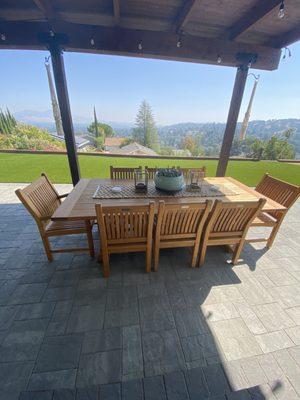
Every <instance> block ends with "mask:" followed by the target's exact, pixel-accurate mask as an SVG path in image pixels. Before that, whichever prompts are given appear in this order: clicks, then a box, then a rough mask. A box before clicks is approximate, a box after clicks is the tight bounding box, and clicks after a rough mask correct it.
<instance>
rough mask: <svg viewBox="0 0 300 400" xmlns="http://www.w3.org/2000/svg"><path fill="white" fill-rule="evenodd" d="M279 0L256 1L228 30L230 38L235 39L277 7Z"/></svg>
mask: <svg viewBox="0 0 300 400" xmlns="http://www.w3.org/2000/svg"><path fill="white" fill-rule="evenodd" d="M280 3H281V0H258V1H257V3H256V4H255V5H254V6H253V7H252V8H251V9H250V11H249V12H247V13H246V14H245V15H244V16H243V17H242V18H240V19H239V20H238V21H237V22H236V23H235V24H234V25H232V26H231V27H230V28H229V30H228V38H229V39H230V40H235V39H237V38H238V37H239V36H240V35H242V34H243V33H244V32H246V31H247V30H248V29H249V28H251V27H252V26H253V25H255V24H256V23H257V22H258V21H260V20H261V19H262V18H263V17H265V16H266V15H267V14H269V13H270V12H271V11H273V10H274V8H276V7H278V6H279V4H280Z"/></svg>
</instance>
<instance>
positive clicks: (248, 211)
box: [199, 199, 266, 266]
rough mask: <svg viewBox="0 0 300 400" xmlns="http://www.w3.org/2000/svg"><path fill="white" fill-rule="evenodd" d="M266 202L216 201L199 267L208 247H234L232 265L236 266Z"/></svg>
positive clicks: (206, 227)
mask: <svg viewBox="0 0 300 400" xmlns="http://www.w3.org/2000/svg"><path fill="white" fill-rule="evenodd" d="M265 202H266V200H265V199H260V200H258V201H251V202H250V201H249V202H237V203H232V202H222V201H220V200H216V201H215V203H214V205H213V208H212V211H211V213H210V215H209V217H208V219H207V223H206V226H205V229H204V234H203V238H202V243H201V249H200V257H199V266H202V265H203V264H204V260H205V255H206V250H207V246H220V245H233V246H234V251H233V255H232V264H236V263H237V261H238V259H239V256H240V254H241V251H242V249H243V247H244V244H245V239H246V235H247V232H248V229H249V227H250V225H251V223H252V221H253V220H254V218H255V217H256V216H257V215H258V214H259V213H260V212H261V209H262V207H263V206H264V204H265Z"/></svg>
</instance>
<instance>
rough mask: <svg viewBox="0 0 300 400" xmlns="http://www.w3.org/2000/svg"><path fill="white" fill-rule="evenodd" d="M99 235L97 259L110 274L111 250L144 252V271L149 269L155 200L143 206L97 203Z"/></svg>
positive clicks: (113, 251) (115, 251)
mask: <svg viewBox="0 0 300 400" xmlns="http://www.w3.org/2000/svg"><path fill="white" fill-rule="evenodd" d="M95 208H96V214H97V221H98V228H99V238H100V248H101V251H100V254H99V262H101V260H102V262H103V275H104V277H108V276H109V272H110V263H109V256H110V254H112V253H131V252H139V251H143V252H146V272H150V271H151V253H152V232H153V221H154V202H150V203H149V205H145V206H135V205H132V206H130V205H129V206H125V207H102V205H101V204H96V205H95Z"/></svg>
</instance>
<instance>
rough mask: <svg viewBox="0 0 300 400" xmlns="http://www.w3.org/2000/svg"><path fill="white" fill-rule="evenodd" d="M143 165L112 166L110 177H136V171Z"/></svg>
mask: <svg viewBox="0 0 300 400" xmlns="http://www.w3.org/2000/svg"><path fill="white" fill-rule="evenodd" d="M141 168H142V167H136V168H127V167H116V168H115V167H113V166H112V165H111V166H110V179H134V171H135V170H137V169H141Z"/></svg>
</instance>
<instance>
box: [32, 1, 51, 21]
mask: <svg viewBox="0 0 300 400" xmlns="http://www.w3.org/2000/svg"><path fill="white" fill-rule="evenodd" d="M33 1H34V3H35V5H36V6H37V7H38V8H39V9H40V10H41V12H42V13H43V15H44V17H45V18H46V19H48V20H53V19H54V18H55V11H54V8H53V7H52V5H51V4H50V3H49V0H33Z"/></svg>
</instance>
